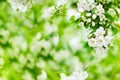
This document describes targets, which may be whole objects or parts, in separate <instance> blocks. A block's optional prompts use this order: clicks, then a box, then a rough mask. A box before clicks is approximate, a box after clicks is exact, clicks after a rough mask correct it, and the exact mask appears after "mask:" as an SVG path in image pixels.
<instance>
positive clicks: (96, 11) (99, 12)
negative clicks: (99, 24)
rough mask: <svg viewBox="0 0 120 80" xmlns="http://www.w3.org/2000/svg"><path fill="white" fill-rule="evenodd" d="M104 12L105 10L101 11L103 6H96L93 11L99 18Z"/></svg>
mask: <svg viewBox="0 0 120 80" xmlns="http://www.w3.org/2000/svg"><path fill="white" fill-rule="evenodd" d="M104 12H105V10H104V9H103V6H102V5H101V4H99V5H97V6H96V10H95V14H96V15H98V16H100V15H102V14H103V13H104Z"/></svg>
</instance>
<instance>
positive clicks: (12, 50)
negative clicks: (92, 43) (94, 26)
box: [0, 0, 120, 80]
mask: <svg viewBox="0 0 120 80" xmlns="http://www.w3.org/2000/svg"><path fill="white" fill-rule="evenodd" d="M116 1H117V0H116ZM76 2H77V0H70V1H69V4H68V5H65V6H61V7H59V8H57V7H54V5H56V4H59V0H34V4H33V5H32V7H31V8H30V9H28V10H27V11H26V12H25V13H22V12H19V11H15V10H13V9H12V8H11V6H10V4H9V3H8V2H7V1H6V0H0V80H60V74H61V73H65V74H66V75H69V74H71V73H72V72H74V71H79V70H85V71H87V72H88V74H89V77H88V79H87V80H120V32H119V27H120V26H119V24H120V22H119V21H117V25H118V33H117V34H116V35H115V36H113V37H114V39H113V41H112V44H113V45H112V46H110V47H109V50H108V51H107V53H106V55H95V53H94V51H93V49H92V48H90V47H89V46H88V43H87V35H88V34H89V32H90V31H89V30H87V29H85V28H84V27H81V26H80V25H78V24H77V23H72V22H71V21H72V20H70V17H71V16H76V17H77V14H75V13H76V11H77V10H76V8H75V3H76ZM66 6H69V7H68V8H66ZM54 8H55V9H56V10H55V11H54V10H52V9H54ZM51 14H52V15H51ZM119 20H120V19H119ZM45 73H46V74H47V75H46V74H45ZM38 76H39V78H38ZM46 76H47V79H44V77H46Z"/></svg>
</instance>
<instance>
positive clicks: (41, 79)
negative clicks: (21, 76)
mask: <svg viewBox="0 0 120 80" xmlns="http://www.w3.org/2000/svg"><path fill="white" fill-rule="evenodd" d="M37 80H47V73H46V72H45V71H42V73H41V74H40V75H38V76H37Z"/></svg>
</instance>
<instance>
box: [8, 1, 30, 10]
mask: <svg viewBox="0 0 120 80" xmlns="http://www.w3.org/2000/svg"><path fill="white" fill-rule="evenodd" d="M8 2H9V3H10V5H11V7H12V8H13V9H14V10H18V11H20V12H26V11H27V9H28V8H29V7H30V4H29V2H28V1H27V0H9V1H8Z"/></svg>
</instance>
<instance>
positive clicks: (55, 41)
mask: <svg viewBox="0 0 120 80" xmlns="http://www.w3.org/2000/svg"><path fill="white" fill-rule="evenodd" d="M52 43H53V45H54V46H57V45H58V44H59V36H58V35H57V36H54V37H53V38H52Z"/></svg>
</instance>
